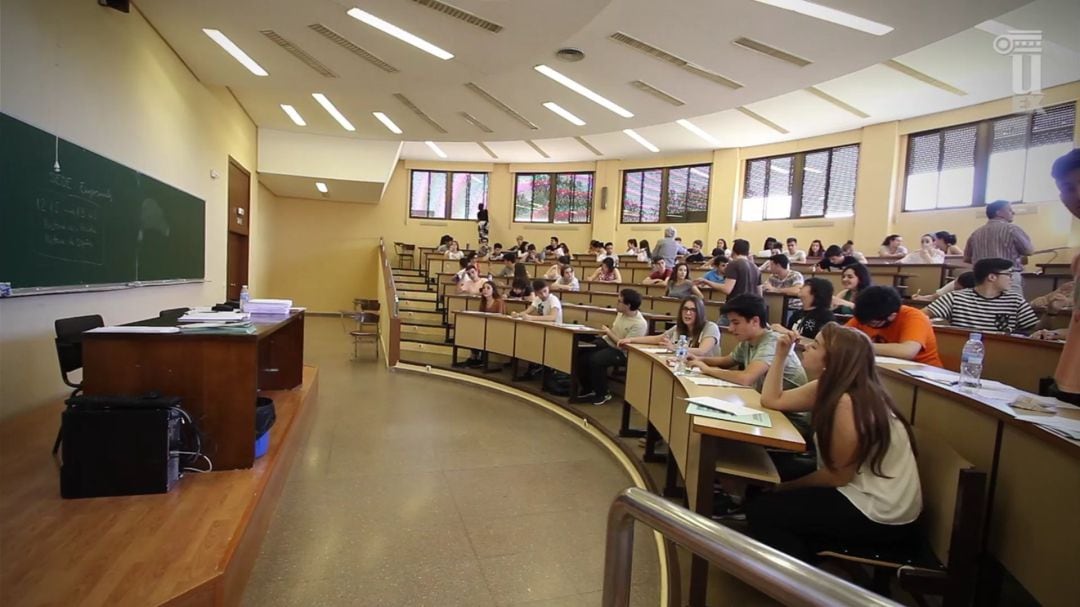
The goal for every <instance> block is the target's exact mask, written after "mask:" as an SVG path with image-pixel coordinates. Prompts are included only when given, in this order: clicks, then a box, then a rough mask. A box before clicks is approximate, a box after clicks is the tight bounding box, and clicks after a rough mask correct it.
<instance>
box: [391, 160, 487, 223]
mask: <svg viewBox="0 0 1080 607" xmlns="http://www.w3.org/2000/svg"><path fill="white" fill-rule="evenodd" d="M410 186H411V187H410V190H409V217H411V218H414V219H459V220H463V221H476V211H477V210H479V208H480V205H485V206H486V205H487V192H488V174H487V173H457V172H452V171H412V174H411V175H410Z"/></svg>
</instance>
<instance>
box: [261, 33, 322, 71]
mask: <svg viewBox="0 0 1080 607" xmlns="http://www.w3.org/2000/svg"><path fill="white" fill-rule="evenodd" d="M259 33H260V34H262V35H263V36H266V37H267V38H269V39H270V40H271V41H272V42H273V43H274V44H276V45H278V46H280V47H281V48H282V49H284V50H285V52H286V53H289V54H290V55H292V56H293V57H296V58H297V59H298V60H299V61H300V62H301V63H303V64H304V65H306V66H308V67H310V68H311V69H313V70H315V71H316V72H318V73H319V74H321V75H322V76H325V77H327V78H337V77H338V75H337V74H335V73H334V71H333V70H331V69H330V68H328V67H326V66H325V65H323V63H322V62H321V61H319V60H318V59H316V58H315V57H312V56H311V54H310V53H308V52H307V51H305V50H304V49H302V48H300V47H299V46H297V45H295V44H293V43H292V42H290V41H288V40H286V39H285V38H283V37H282V36H281V35H280V34H278V33H277V32H275V31H274V30H259Z"/></svg>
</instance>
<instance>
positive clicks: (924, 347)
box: [847, 286, 943, 367]
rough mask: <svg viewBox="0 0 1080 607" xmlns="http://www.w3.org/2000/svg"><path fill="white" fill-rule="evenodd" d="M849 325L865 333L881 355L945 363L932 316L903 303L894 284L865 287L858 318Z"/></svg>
mask: <svg viewBox="0 0 1080 607" xmlns="http://www.w3.org/2000/svg"><path fill="white" fill-rule="evenodd" d="M847 326H849V327H854V328H856V329H858V330H860V331H862V332H863V333H866V334H867V335H868V336H869V337H870V341H871V342H873V344H874V352H876V353H877V354H879V355H881V356H891V357H893V358H902V359H904V360H911V361H915V362H917V363H923V364H927V365H933V366H935V367H941V366H943V365H942V364H941V358H940V357H939V356H938V348H937V336H936V335H934V327H933V325H931V324H930V319H929V318H927V317H926V315H925V314H923V313H922V312H921V311H919V310H917V309H915V308H912V307H911V306H905V305H901V301H900V294H899V293H897V292H896V289H894V288H892V287H885V286H873V287H867V288H865V289H863V290H862V292H861V293H859V296H858V298H856V299H855V318H852V319H851V320H849V321H848V323H847Z"/></svg>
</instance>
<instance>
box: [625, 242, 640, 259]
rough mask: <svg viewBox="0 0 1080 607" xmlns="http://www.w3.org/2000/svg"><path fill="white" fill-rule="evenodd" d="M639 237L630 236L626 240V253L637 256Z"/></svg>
mask: <svg viewBox="0 0 1080 607" xmlns="http://www.w3.org/2000/svg"><path fill="white" fill-rule="evenodd" d="M638 251H639V249H638V244H637V238H629V239H627V241H626V253H625V254H626V255H633V256H635V257H637V254H638Z"/></svg>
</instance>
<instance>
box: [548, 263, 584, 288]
mask: <svg viewBox="0 0 1080 607" xmlns="http://www.w3.org/2000/svg"><path fill="white" fill-rule="evenodd" d="M551 290H552V291H580V290H581V283H580V282H578V279H577V276H574V266H572V265H570V264H567V265H565V266H563V267H562V268H560V269H559V278H557V279H556V280H555V282H553V283H551Z"/></svg>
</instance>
